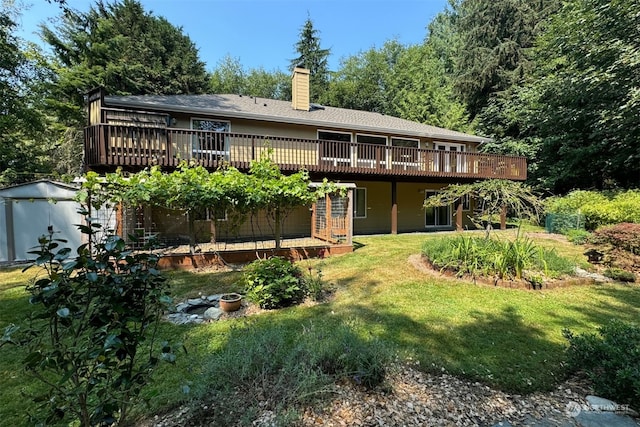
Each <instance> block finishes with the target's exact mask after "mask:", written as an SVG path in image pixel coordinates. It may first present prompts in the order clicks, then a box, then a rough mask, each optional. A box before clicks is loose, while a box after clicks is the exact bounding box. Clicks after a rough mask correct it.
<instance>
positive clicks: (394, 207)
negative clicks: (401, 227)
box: [391, 180, 398, 234]
mask: <svg viewBox="0 0 640 427" xmlns="http://www.w3.org/2000/svg"><path fill="white" fill-rule="evenodd" d="M391 234H398V183H397V182H396V181H395V180H394V181H391Z"/></svg>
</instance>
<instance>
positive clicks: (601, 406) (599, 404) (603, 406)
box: [585, 395, 620, 412]
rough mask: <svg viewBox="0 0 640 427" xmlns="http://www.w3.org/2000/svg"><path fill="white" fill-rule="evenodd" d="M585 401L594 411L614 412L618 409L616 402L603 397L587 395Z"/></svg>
mask: <svg viewBox="0 0 640 427" xmlns="http://www.w3.org/2000/svg"><path fill="white" fill-rule="evenodd" d="M585 399H586V400H587V402H588V403H589V406H591V409H593V410H594V411H607V412H615V411H617V410H618V408H619V407H620V405H618V404H617V403H616V402H614V401H612V400H609V399H605V398H603V397H598V396H592V395H589V396H587V397H586V398H585Z"/></svg>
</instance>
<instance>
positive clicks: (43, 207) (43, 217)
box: [12, 200, 83, 260]
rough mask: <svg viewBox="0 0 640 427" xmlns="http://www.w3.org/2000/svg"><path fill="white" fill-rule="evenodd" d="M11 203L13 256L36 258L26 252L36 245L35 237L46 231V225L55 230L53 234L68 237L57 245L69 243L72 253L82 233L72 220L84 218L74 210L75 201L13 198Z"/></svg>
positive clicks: (78, 220) (19, 258)
mask: <svg viewBox="0 0 640 427" xmlns="http://www.w3.org/2000/svg"><path fill="white" fill-rule="evenodd" d="M12 205H13V236H14V242H15V246H14V247H15V259H16V260H25V259H35V258H36V257H35V255H33V254H29V253H27V252H29V251H31V250H32V248H33V247H34V246H38V238H39V237H40V236H42V235H43V234H47V228H48V227H49V225H51V226H53V230H54V231H55V232H56V234H54V238H56V239H66V240H67V243H64V244H61V245H60V248H62V247H69V248H71V250H72V254H75V249H76V248H77V247H78V246H80V244H81V243H82V235H81V233H80V231H78V229H77V227H76V226H75V225H74V224H80V223H81V221H82V220H83V219H82V217H81V216H80V214H78V213H77V212H76V210H77V209H78V204H77V203H76V202H72V201H58V202H57V203H55V204H53V203H49V202H48V201H46V200H34V201H29V200H13V203H12Z"/></svg>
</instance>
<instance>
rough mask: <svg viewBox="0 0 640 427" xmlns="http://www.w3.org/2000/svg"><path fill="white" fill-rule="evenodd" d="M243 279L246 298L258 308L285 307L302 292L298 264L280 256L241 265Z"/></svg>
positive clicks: (302, 285)
mask: <svg viewBox="0 0 640 427" xmlns="http://www.w3.org/2000/svg"><path fill="white" fill-rule="evenodd" d="M243 279H244V283H245V292H246V294H247V298H249V299H250V300H251V301H253V302H255V303H256V304H258V305H260V307H261V308H265V309H274V308H282V307H288V306H290V305H293V304H297V303H299V302H301V301H302V300H303V299H304V297H305V295H306V291H305V288H304V282H303V280H302V272H301V271H300V268H298V267H297V266H296V265H294V264H293V263H291V262H290V261H288V260H286V259H284V258H280V257H272V258H268V259H259V260H257V261H254V262H252V263H251V264H249V265H248V266H247V267H245V270H244V275H243Z"/></svg>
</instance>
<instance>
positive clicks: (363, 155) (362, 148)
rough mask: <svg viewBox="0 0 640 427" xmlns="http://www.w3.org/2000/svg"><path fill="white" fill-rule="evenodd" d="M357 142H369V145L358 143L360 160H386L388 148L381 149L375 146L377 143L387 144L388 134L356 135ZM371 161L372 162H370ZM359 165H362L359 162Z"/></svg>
mask: <svg viewBox="0 0 640 427" xmlns="http://www.w3.org/2000/svg"><path fill="white" fill-rule="evenodd" d="M356 142H357V143H358V144H367V145H358V160H360V159H363V160H379V161H382V162H384V161H385V160H386V156H387V153H386V150H385V149H382V150H381V149H379V148H378V147H375V145H382V146H386V145H387V137H386V136H378V135H363V134H358V135H356ZM369 163H371V162H369ZM359 166H361V165H360V164H359Z"/></svg>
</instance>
